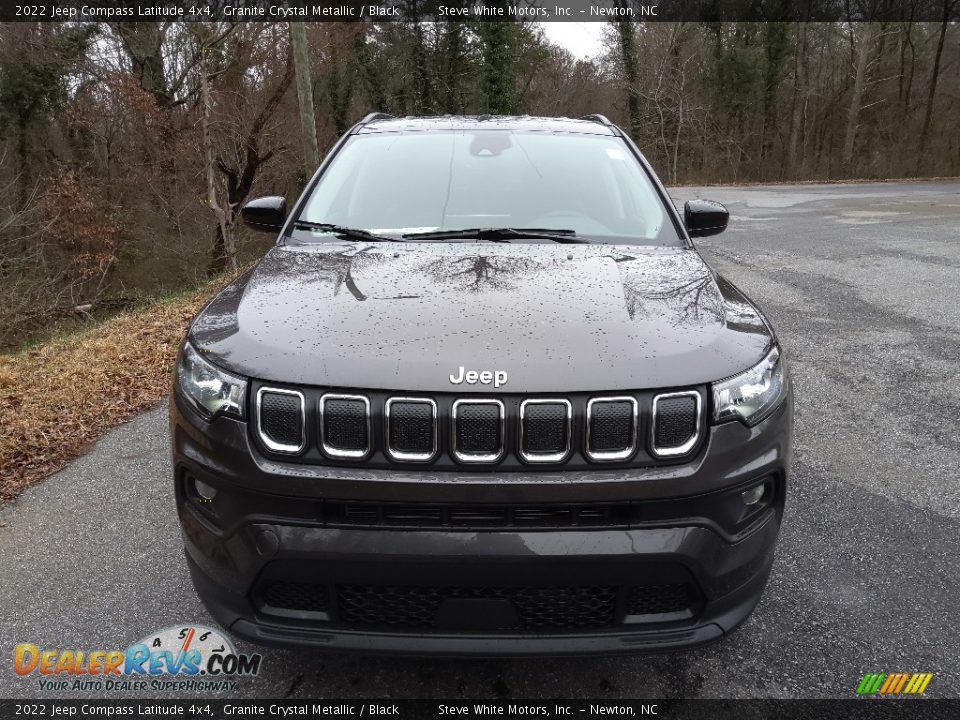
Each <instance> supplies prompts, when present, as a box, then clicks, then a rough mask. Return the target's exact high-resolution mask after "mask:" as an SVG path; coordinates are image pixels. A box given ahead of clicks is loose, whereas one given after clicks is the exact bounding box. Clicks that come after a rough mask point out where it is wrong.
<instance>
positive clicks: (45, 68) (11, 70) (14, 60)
mask: <svg viewBox="0 0 960 720" xmlns="http://www.w3.org/2000/svg"><path fill="white" fill-rule="evenodd" d="M24 30H25V32H23V33H21V37H19V38H9V39H8V41H7V43H5V44H6V45H7V48H8V50H7V51H6V52H4V53H3V55H2V58H0V113H2V114H4V115H6V116H7V117H8V118H9V119H11V120H12V121H14V122H15V123H17V124H18V125H20V126H21V127H22V126H26V125H27V124H28V123H31V122H36V121H37V120H38V119H39V118H40V117H41V116H42V115H43V114H44V113H47V112H50V111H51V110H52V109H53V108H54V107H56V105H57V104H58V103H59V102H60V101H62V99H63V98H64V97H65V95H66V91H67V78H68V76H69V74H70V73H71V72H72V71H73V70H74V68H75V67H76V64H77V63H78V62H79V61H80V60H82V59H83V58H84V56H85V54H86V52H87V47H88V46H89V44H90V41H91V39H92V38H93V37H94V35H95V34H96V33H97V30H98V26H97V25H95V24H92V23H91V24H79V25H77V24H64V25H47V26H43V27H42V28H39V27H30V26H26V27H25V28H24ZM11 40H13V42H11ZM18 41H19V42H18Z"/></svg>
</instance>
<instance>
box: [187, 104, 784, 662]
mask: <svg viewBox="0 0 960 720" xmlns="http://www.w3.org/2000/svg"><path fill="white" fill-rule="evenodd" d="M727 217H728V216H727V211H726V210H725V209H724V208H723V206H722V205H719V204H717V203H710V202H708V201H691V202H689V203H687V205H686V207H685V209H684V217H682V218H681V217H680V215H679V214H678V213H677V211H676V210H675V209H674V207H673V205H672V203H671V201H670V199H669V197H668V196H667V193H666V191H665V190H664V188H663V186H662V185H661V184H660V182H659V181H658V179H657V177H656V175H655V174H654V172H653V170H652V169H651V168H650V166H649V164H648V163H647V162H646V160H645V159H644V158H643V156H642V155H641V153H640V151H639V150H638V149H637V147H636V146H635V145H634V144H633V143H632V142H631V141H630V139H629V138H628V137H627V136H626V135H625V134H624V133H623V132H622V131H621V130H620V129H619V128H617V127H616V126H614V125H613V124H611V123H610V122H609V121H608V120H606V118H604V117H602V116H599V115H593V116H588V117H585V118H581V119H578V120H571V119H557V118H531V117H489V116H480V117H436V118H393V117H390V116H386V115H382V114H374V115H370V116H368V117H367V118H365V119H364V120H363V121H362V122H360V123H359V124H357V125H356V126H355V127H354V128H352V129H351V130H350V131H349V132H348V133H347V134H346V135H345V136H344V137H343V138H342V139H341V140H340V141H339V142H338V143H337V144H336V146H335V147H334V148H333V149H332V150H331V152H330V153H329V155H328V156H327V158H326V159H325V160H324V162H323V164H322V166H321V167H320V168H319V170H318V171H317V173H316V174H315V175H314V177H313V178H312V180H311V181H310V182H309V184H308V186H307V188H306V190H305V191H304V192H303V194H302V195H301V197H300V198H299V200H298V201H297V202H296V204H295V206H294V207H293V210H292V212H290V213H287V211H286V205H285V203H284V200H283V199H282V198H278V197H268V198H260V199H258V200H255V201H253V202H251V203H249V204H248V205H247V206H246V207H245V208H244V209H243V219H244V221H245V222H246V223H247V224H249V225H250V226H252V227H255V228H257V229H261V230H264V231H268V232H271V233H275V234H278V236H279V237H278V239H277V243H276V245H275V246H274V247H273V249H271V250H270V251H269V252H268V253H267V254H266V256H265V257H264V258H263V259H262V260H261V261H260V262H259V263H258V264H257V265H256V267H254V268H253V269H252V270H250V271H249V272H247V273H246V274H244V275H243V276H242V277H240V278H239V279H238V280H236V281H235V282H233V283H232V284H230V285H229V286H228V287H227V288H226V289H225V290H224V291H223V292H221V293H220V294H219V295H217V296H216V297H215V298H214V299H213V300H212V301H210V303H209V304H208V305H207V306H206V307H205V308H204V309H203V310H202V311H201V312H200V313H199V314H198V315H197V317H196V319H195V320H194V321H193V323H192V325H191V327H190V330H189V333H188V336H187V338H186V342H185V343H184V345H183V349H182V351H181V353H180V355H179V358H178V361H177V370H176V373H175V377H174V382H173V392H172V393H171V396H170V428H171V437H172V443H173V470H174V478H175V487H176V498H177V507H178V511H179V516H180V522H181V525H182V530H183V538H184V543H185V546H186V552H187V559H188V562H189V567H190V571H191V573H192V575H193V581H194V584H195V586H196V588H197V591H198V593H199V594H200V597H201V598H202V599H203V602H204V603H205V604H206V606H207V608H208V609H209V610H210V613H211V614H212V615H213V617H214V618H215V619H216V620H217V621H218V622H220V623H221V624H222V625H223V626H224V627H226V628H228V629H229V630H230V631H232V632H233V633H235V634H236V635H238V636H241V637H244V638H248V639H251V640H253V641H256V642H259V643H264V644H281V645H289V644H298V645H304V646H310V647H313V648H318V649H330V650H344V651H382V652H389V653H417V654H458V655H459V654H464V655H525V654H569V653H614V652H642V651H649V650H655V649H668V648H679V647H687V646H692V645H696V644H699V643H704V642H708V641H711V640H716V639H718V638H720V637H722V636H723V635H725V634H726V633H729V632H730V631H732V630H733V629H734V628H735V627H737V625H739V624H740V623H741V622H743V621H744V619H745V618H746V617H747V616H748V615H749V613H750V611H751V610H752V609H753V607H754V606H755V605H756V604H757V602H758V600H759V598H760V595H761V593H762V591H763V588H764V585H765V584H766V581H767V576H768V574H769V572H770V568H771V564H772V561H773V553H774V545H775V542H776V538H777V533H778V531H779V528H780V521H781V517H782V512H783V504H784V496H785V493H786V486H787V477H788V471H789V465H790V456H791V442H792V433H793V409H792V396H791V388H790V382H789V378H788V375H787V372H786V368H785V367H784V360H783V357H782V353H781V349H780V347H779V345H778V343H777V340H776V337H775V336H774V333H773V330H772V329H771V328H770V325H769V324H768V323H767V321H766V320H765V319H764V318H763V316H762V315H761V314H760V312H759V311H758V310H757V308H756V307H755V306H754V305H753V303H751V301H750V300H749V299H748V298H747V297H746V296H745V295H744V294H743V293H742V292H740V291H739V290H738V289H737V288H736V287H734V286H733V285H732V284H731V283H730V282H728V281H727V280H725V279H724V278H722V277H720V276H719V275H717V274H716V273H715V272H714V271H713V270H711V269H710V268H709V267H708V266H707V265H706V264H705V263H704V261H703V259H702V258H701V257H700V255H699V254H698V253H697V251H696V250H695V248H694V246H693V244H692V242H691V240H690V238H692V237H697V236H703V235H712V234H715V233H719V232H721V231H722V230H723V229H724V228H725V227H726V224H727Z"/></svg>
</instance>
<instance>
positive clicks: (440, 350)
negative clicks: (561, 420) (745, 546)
mask: <svg viewBox="0 0 960 720" xmlns="http://www.w3.org/2000/svg"><path fill="white" fill-rule="evenodd" d="M191 337H192V339H193V342H194V343H195V344H196V345H197V347H199V348H201V349H202V350H204V351H205V353H204V354H205V355H206V357H208V358H209V359H210V360H211V361H213V362H215V363H217V364H219V365H220V366H222V367H224V368H226V369H228V370H231V371H233V372H235V373H239V374H241V375H244V376H248V377H254V378H259V379H262V380H271V381H275V382H288V383H301V384H309V385H319V386H327V387H339V388H370V389H384V390H404V391H456V392H458V393H488V394H489V393H492V392H500V393H505V392H506V393H512V392H525V393H529V392H574V391H594V390H602V391H608V390H630V389H642V388H660V387H674V386H683V385H693V384H697V383H702V382H709V381H712V380H718V379H721V378H725V377H729V376H730V375H733V374H735V373H737V372H740V371H742V370H744V369H746V368H748V367H749V366H751V365H753V364H754V363H756V362H757V361H759V360H760V359H761V358H762V357H763V355H764V352H765V351H766V349H767V348H768V347H769V345H770V343H771V341H772V337H771V332H770V330H769V328H768V326H767V324H766V323H765V322H764V320H763V318H762V317H761V316H760V315H759V313H758V312H757V310H756V308H755V307H754V306H753V305H752V304H751V303H750V302H749V300H747V299H746V297H744V296H743V294H742V293H740V292H739V291H738V290H737V289H736V288H735V287H733V286H732V285H730V284H729V283H728V282H726V281H725V280H723V279H722V278H720V277H719V276H717V275H716V274H715V273H714V272H713V271H712V270H711V269H710V268H709V267H708V266H707V265H706V264H705V263H704V262H703V260H702V259H701V258H700V256H699V255H698V254H697V253H696V251H694V250H688V249H682V248H660V247H633V246H615V245H574V246H571V245H554V244H517V245H506V244H504V245H499V244H492V243H469V244H464V243H447V244H443V243H417V244H399V243H397V244H395V243H390V244H387V243H375V244H374V243H352V242H351V243H340V242H338V243H331V244H317V245H297V246H276V247H274V248H273V249H272V250H271V251H270V252H269V253H267V255H266V256H265V257H264V259H263V260H262V261H261V262H260V263H259V264H258V265H257V266H256V267H255V268H254V269H253V270H252V271H251V272H249V273H247V274H246V275H244V276H242V277H241V278H240V279H238V280H237V281H235V282H234V283H233V284H231V285H230V286H228V287H227V288H226V289H225V290H224V291H223V292H222V293H220V294H219V295H218V296H217V297H216V298H215V299H214V300H213V301H211V303H210V304H208V305H207V307H205V308H204V309H203V311H202V312H201V313H200V314H199V315H198V316H197V318H196V319H195V320H194V323H193V325H192V328H191ZM461 367H464V368H466V370H477V371H484V370H487V371H491V372H493V371H498V370H499V371H505V372H506V373H507V378H508V379H507V382H506V384H504V385H503V386H501V387H500V388H498V389H496V390H495V389H494V387H493V386H492V385H482V384H479V383H477V384H475V385H468V384H466V383H463V384H460V385H453V384H451V382H450V375H451V374H457V375H458V374H459V368H461Z"/></svg>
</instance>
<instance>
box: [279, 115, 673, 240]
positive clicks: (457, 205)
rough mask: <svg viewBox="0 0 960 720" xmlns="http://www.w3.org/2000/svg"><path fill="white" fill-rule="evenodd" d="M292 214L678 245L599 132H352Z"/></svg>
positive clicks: (373, 226)
mask: <svg viewBox="0 0 960 720" xmlns="http://www.w3.org/2000/svg"><path fill="white" fill-rule="evenodd" d="M299 220H301V221H307V222H312V223H331V224H335V225H341V226H346V227H351V228H359V229H363V230H367V231H371V232H374V233H377V234H379V235H391V236H393V235H402V234H404V233H415V232H426V231H434V230H462V229H466V228H505V227H511V228H544V229H558V230H561V229H562V230H573V231H574V232H575V233H576V234H577V236H584V237H588V238H590V239H592V240H595V241H598V242H610V243H621V244H647V245H673V246H678V245H682V241H681V239H680V237H679V236H678V234H677V232H676V230H675V229H674V227H673V224H672V223H671V221H670V218H669V217H668V215H667V213H666V211H665V209H664V207H663V205H662V203H661V201H660V198H659V197H658V195H657V193H656V191H655V190H654V188H653V185H652V183H651V181H650V179H649V178H648V177H647V174H646V173H645V172H644V170H643V168H642V167H641V166H640V163H639V162H638V161H637V159H636V158H635V157H634V156H633V155H632V153H631V152H630V149H629V148H628V147H627V146H626V145H625V144H624V143H623V141H622V140H621V139H619V138H617V137H611V136H602V135H579V134H569V133H567V134H551V133H546V132H529V131H528V132H519V131H518V132H513V131H506V130H481V131H472V130H471V131H437V132H415V133H383V134H372V135H360V136H357V137H354V138H351V139H350V141H349V142H348V143H347V144H346V145H345V146H344V147H343V148H342V149H341V150H340V152H339V153H337V155H336V157H335V158H334V159H333V161H332V162H331V164H330V166H329V167H328V168H327V170H326V171H325V172H324V174H323V176H322V177H321V179H320V182H319V183H318V185H317V187H316V188H315V190H314V192H313V195H312V196H311V197H310V200H309V201H308V203H307V205H306V208H305V209H304V211H303V213H302V214H301V215H300V217H299ZM301 235H303V236H306V237H305V238H304V239H310V237H309V236H310V235H314V236H315V235H316V233H298V238H299V237H300V236H301Z"/></svg>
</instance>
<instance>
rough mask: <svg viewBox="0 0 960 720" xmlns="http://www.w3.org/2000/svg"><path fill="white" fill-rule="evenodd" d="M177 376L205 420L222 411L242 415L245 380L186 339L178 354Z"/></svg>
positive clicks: (236, 416)
mask: <svg viewBox="0 0 960 720" xmlns="http://www.w3.org/2000/svg"><path fill="white" fill-rule="evenodd" d="M177 379H178V381H179V383H180V389H181V390H182V391H183V394H184V395H186V397H187V398H188V399H189V400H190V401H191V402H192V403H193V406H194V407H195V408H196V409H197V410H198V411H199V412H200V414H201V415H203V416H204V417H206V418H207V419H208V420H212V419H213V418H214V417H216V416H217V415H221V414H223V415H230V416H232V417H235V418H238V419H240V420H242V419H243V415H244V413H243V406H244V402H243V399H244V397H245V396H246V394H247V381H246V380H244V379H243V378H238V377H237V376H236V375H231V374H230V373H228V372H225V371H223V370H221V369H220V368H218V367H215V366H214V365H211V364H210V363H208V362H207V361H206V360H204V359H203V358H202V357H200V353H198V352H197V351H196V350H195V349H194V347H193V345H191V344H190V343H189V342H188V343H184V346H183V352H182V353H181V354H180V365H179V367H178V368H177Z"/></svg>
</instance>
